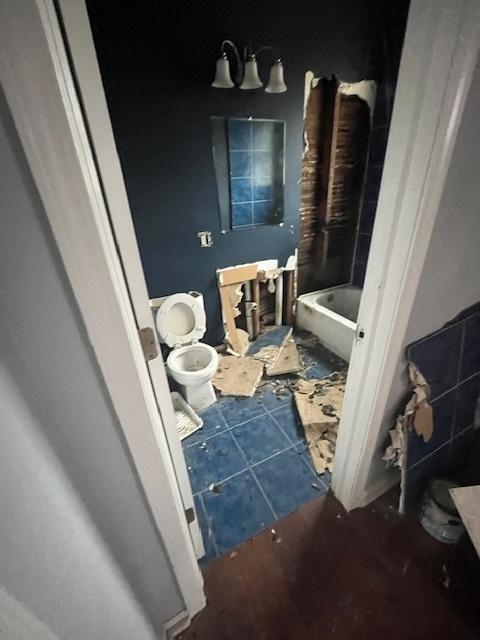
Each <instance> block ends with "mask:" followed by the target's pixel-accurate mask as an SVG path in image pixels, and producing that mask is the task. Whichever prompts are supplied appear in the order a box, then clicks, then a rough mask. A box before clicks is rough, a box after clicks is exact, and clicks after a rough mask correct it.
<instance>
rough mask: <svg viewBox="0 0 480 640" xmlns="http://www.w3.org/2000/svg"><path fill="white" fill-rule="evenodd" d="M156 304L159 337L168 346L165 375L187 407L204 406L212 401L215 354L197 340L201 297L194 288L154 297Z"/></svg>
mask: <svg viewBox="0 0 480 640" xmlns="http://www.w3.org/2000/svg"><path fill="white" fill-rule="evenodd" d="M157 304H158V311H157V318H156V324H157V331H158V336H159V339H160V341H161V342H163V343H165V344H166V345H167V346H168V347H171V348H172V351H171V352H170V354H169V355H168V358H167V371H168V374H169V375H170V376H171V377H172V378H173V379H174V380H175V382H176V383H177V384H178V386H179V391H180V393H181V394H182V396H183V397H184V398H185V400H186V401H187V402H188V404H189V405H190V406H191V407H193V408H194V409H197V410H199V411H200V410H202V409H206V408H207V407H208V406H210V405H211V404H212V403H213V402H215V400H216V396H215V391H214V389H213V385H212V378H213V376H214V375H215V372H216V370H217V367H218V353H217V352H216V351H215V349H214V348H213V347H210V346H209V345H208V344H203V343H201V342H199V340H200V339H201V338H203V336H204V335H205V331H206V316H205V308H204V304H203V296H202V294H200V293H198V292H197V291H190V292H189V293H175V294H173V295H171V296H167V297H165V298H160V299H158V300H156V304H155V306H157Z"/></svg>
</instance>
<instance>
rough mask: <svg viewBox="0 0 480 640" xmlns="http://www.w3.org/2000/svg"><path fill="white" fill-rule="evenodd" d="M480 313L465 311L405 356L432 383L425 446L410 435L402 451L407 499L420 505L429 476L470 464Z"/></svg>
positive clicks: (479, 382) (478, 386)
mask: <svg viewBox="0 0 480 640" xmlns="http://www.w3.org/2000/svg"><path fill="white" fill-rule="evenodd" d="M479 344H480V313H479V312H478V307H474V308H473V311H472V313H470V315H468V312H467V313H465V312H463V313H462V314H460V315H459V316H458V317H457V319H455V320H454V321H452V322H451V323H449V324H448V325H446V326H445V327H443V328H442V329H440V330H439V331H436V332H435V333H432V334H431V335H429V336H427V337H426V338H423V339H422V340H419V341H418V342H415V343H413V344H412V345H410V346H409V347H408V348H407V358H408V360H410V361H411V362H414V363H415V364H416V365H417V367H418V368H419V369H420V371H421V372H422V374H423V375H424V376H425V378H426V380H427V382H428V383H429V384H430V389H431V396H430V401H431V404H432V408H433V420H434V431H433V436H432V438H431V440H430V441H429V442H423V439H422V438H421V437H419V436H417V434H416V433H415V432H414V431H412V432H410V433H409V435H408V442H407V452H406V456H407V457H406V465H407V474H406V485H405V500H406V506H407V508H409V509H414V508H416V507H417V505H418V500H419V498H420V496H421V494H422V491H423V488H424V487H425V484H426V482H427V481H428V479H429V478H431V477H432V476H433V475H437V476H438V475H440V476H447V477H448V476H452V474H459V473H460V474H461V473H462V472H464V471H465V470H466V468H467V467H468V466H469V464H470V462H471V460H470V458H469V451H470V449H469V447H468V446H467V445H466V443H468V442H469V441H470V438H472V437H474V435H475V434H476V431H475V430H474V428H473V427H474V426H475V425H474V421H475V411H476V407H477V401H478V397H479V393H480V357H479V356H480V350H479Z"/></svg>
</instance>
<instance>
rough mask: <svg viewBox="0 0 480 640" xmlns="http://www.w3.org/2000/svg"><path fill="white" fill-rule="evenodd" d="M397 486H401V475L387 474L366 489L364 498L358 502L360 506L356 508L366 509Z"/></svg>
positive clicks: (357, 505)
mask: <svg viewBox="0 0 480 640" xmlns="http://www.w3.org/2000/svg"><path fill="white" fill-rule="evenodd" d="M397 484H400V474H397V473H396V472H389V473H386V474H385V475H384V476H382V477H381V478H380V479H379V480H378V481H377V482H375V483H374V484H372V485H371V486H370V487H368V488H367V489H365V492H364V494H363V496H362V497H361V498H360V499H359V500H358V504H356V505H355V507H360V508H362V507H366V506H367V505H369V504H370V503H371V502H373V501H374V500H376V499H377V498H379V497H380V496H382V495H383V494H384V493H386V492H387V491H388V490H389V489H391V488H392V487H394V486H395V485H397Z"/></svg>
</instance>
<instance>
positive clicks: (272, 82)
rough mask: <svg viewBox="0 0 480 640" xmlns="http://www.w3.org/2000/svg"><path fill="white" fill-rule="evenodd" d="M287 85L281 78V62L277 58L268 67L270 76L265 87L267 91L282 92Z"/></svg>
mask: <svg viewBox="0 0 480 640" xmlns="http://www.w3.org/2000/svg"><path fill="white" fill-rule="evenodd" d="M286 90H287V85H286V84H285V80H284V79H283V64H282V61H281V60H277V61H276V62H275V64H273V65H272V68H271V69H270V78H269V80H268V84H267V86H266V87H265V91H266V92H267V93H284V92H285V91H286Z"/></svg>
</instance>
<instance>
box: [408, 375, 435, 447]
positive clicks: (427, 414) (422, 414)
mask: <svg viewBox="0 0 480 640" xmlns="http://www.w3.org/2000/svg"><path fill="white" fill-rule="evenodd" d="M408 377H409V380H410V383H411V384H412V385H413V395H412V397H411V398H410V401H409V403H408V404H407V409H406V412H405V413H406V415H407V416H408V417H410V416H411V417H412V425H413V428H414V429H415V431H416V432H417V435H419V436H421V437H422V438H423V441H424V442H428V441H429V440H430V438H431V437H432V434H433V412H432V407H431V406H430V404H429V403H428V399H429V397H430V387H429V385H428V383H427V381H426V380H425V378H424V377H423V375H422V374H421V373H420V371H419V369H418V367H417V366H416V365H415V364H413V362H409V363H408Z"/></svg>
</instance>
